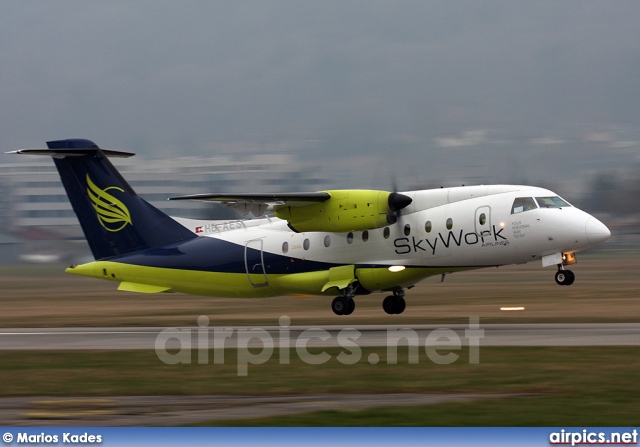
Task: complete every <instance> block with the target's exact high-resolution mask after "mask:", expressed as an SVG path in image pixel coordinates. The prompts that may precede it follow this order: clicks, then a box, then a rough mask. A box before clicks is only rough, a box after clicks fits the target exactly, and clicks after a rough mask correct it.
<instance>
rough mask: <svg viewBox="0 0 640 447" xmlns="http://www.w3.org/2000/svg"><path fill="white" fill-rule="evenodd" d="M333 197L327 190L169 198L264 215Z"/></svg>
mask: <svg viewBox="0 0 640 447" xmlns="http://www.w3.org/2000/svg"><path fill="white" fill-rule="evenodd" d="M330 198H331V194H329V193H327V192H300V193H280V194H271V193H269V194H266V193H265V194H192V195H187V196H179V197H171V198H169V200H195V201H200V202H217V203H219V204H221V205H223V206H226V207H229V208H234V209H236V210H238V211H239V212H241V213H242V214H247V213H249V212H251V213H253V214H254V215H256V216H260V215H262V214H263V213H264V212H265V211H266V210H267V209H275V210H278V209H280V208H283V207H303V206H309V205H313V204H315V203H322V202H325V201H327V200H329V199H330Z"/></svg>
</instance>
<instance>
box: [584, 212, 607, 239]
mask: <svg viewBox="0 0 640 447" xmlns="http://www.w3.org/2000/svg"><path fill="white" fill-rule="evenodd" d="M585 232H586V233H587V239H588V240H589V242H590V243H591V244H593V245H596V244H601V243H602V242H604V241H606V240H607V239H609V238H610V237H611V232H610V231H609V229H608V228H607V226H606V225H605V224H603V223H602V222H600V221H599V220H598V219H596V218H595V217H592V218H590V219H589V220H587V223H586V225H585Z"/></svg>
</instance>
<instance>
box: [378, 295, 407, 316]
mask: <svg viewBox="0 0 640 447" xmlns="http://www.w3.org/2000/svg"><path fill="white" fill-rule="evenodd" d="M406 307H407V302H406V301H405V300H404V298H403V297H401V296H396V295H389V296H388V297H386V298H385V299H384V301H382V308H383V309H384V311H385V312H386V313H388V314H389V315H398V314H401V313H402V312H404V309H405V308H406Z"/></svg>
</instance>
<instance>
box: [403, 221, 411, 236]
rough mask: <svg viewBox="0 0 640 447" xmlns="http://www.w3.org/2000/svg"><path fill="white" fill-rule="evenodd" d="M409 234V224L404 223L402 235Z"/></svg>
mask: <svg viewBox="0 0 640 447" xmlns="http://www.w3.org/2000/svg"><path fill="white" fill-rule="evenodd" d="M410 234H411V225H409V224H406V225H405V226H404V235H405V236H409V235H410Z"/></svg>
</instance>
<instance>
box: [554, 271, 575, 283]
mask: <svg viewBox="0 0 640 447" xmlns="http://www.w3.org/2000/svg"><path fill="white" fill-rule="evenodd" d="M575 280H576V275H574V274H573V272H572V271H571V270H558V271H557V272H556V283H557V284H558V285H561V286H570V285H571V284H573V282H574V281H575Z"/></svg>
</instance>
